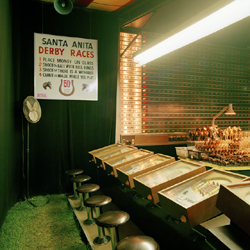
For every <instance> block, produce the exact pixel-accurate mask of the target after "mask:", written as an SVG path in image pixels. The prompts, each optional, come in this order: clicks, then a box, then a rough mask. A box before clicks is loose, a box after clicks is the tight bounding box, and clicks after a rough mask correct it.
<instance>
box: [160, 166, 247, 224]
mask: <svg viewBox="0 0 250 250" xmlns="http://www.w3.org/2000/svg"><path fill="white" fill-rule="evenodd" d="M245 178H246V176H245V175H240V174H235V173H232V172H227V171H223V170H218V169H211V170H208V171H206V172H204V173H201V174H199V175H196V176H194V177H192V178H189V179H187V180H184V181H182V182H180V183H177V184H176V185H174V186H171V187H169V188H166V189H164V190H161V191H160V192H158V194H159V200H160V205H161V207H162V208H163V209H164V210H166V211H167V212H168V213H169V214H170V215H172V216H173V217H175V218H176V219H178V220H181V221H182V222H185V223H187V224H188V225H189V226H190V227H194V226H196V225H199V224H200V223H202V222H204V221H206V220H208V219H211V218H212V217H214V216H216V215H218V214H220V213H221V211H220V210H219V209H218V208H217V207H216V202H217V197H218V193H219V189H220V185H221V184H231V183H236V182H242V181H243V180H244V179H245Z"/></svg>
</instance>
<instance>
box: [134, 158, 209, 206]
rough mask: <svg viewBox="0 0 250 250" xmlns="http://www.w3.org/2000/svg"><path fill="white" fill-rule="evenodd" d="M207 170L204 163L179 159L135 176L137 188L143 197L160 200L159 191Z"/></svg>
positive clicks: (156, 201) (154, 200)
mask: <svg viewBox="0 0 250 250" xmlns="http://www.w3.org/2000/svg"><path fill="white" fill-rule="evenodd" d="M204 171H206V167H205V166H204V165H201V164H198V163H193V162H190V161H185V160H179V161H175V162H172V163H168V164H166V165H164V166H162V167H160V168H157V169H155V170H152V171H149V172H147V173H144V174H142V175H139V176H136V177H134V184H135V190H136V191H137V192H138V193H139V194H141V195H142V196H143V197H145V198H147V199H149V200H152V201H153V202H154V204H156V203H158V202H159V197H158V191H160V190H162V189H164V188H167V187H170V186H172V185H174V184H176V183H178V182H181V181H183V180H185V179H187V178H190V177H192V176H194V175H197V174H200V173H202V172H204Z"/></svg>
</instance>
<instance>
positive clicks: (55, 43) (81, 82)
mask: <svg viewBox="0 0 250 250" xmlns="http://www.w3.org/2000/svg"><path fill="white" fill-rule="evenodd" d="M97 46H98V44H97V40H93V39H85V38H76V37H65V36H55V35H48V34H38V33H34V60H35V61H34V65H35V74H34V78H35V79H34V96H35V98H37V99H53V100H93V101H95V100H97V99H98V60H97V58H98V57H97V52H98V48H97Z"/></svg>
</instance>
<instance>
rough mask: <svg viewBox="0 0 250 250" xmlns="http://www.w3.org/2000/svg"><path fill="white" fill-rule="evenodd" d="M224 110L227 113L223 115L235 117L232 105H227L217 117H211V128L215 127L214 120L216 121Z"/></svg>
mask: <svg viewBox="0 0 250 250" xmlns="http://www.w3.org/2000/svg"><path fill="white" fill-rule="evenodd" d="M226 110H227V112H226V113H225V115H236V113H235V112H234V110H233V104H232V103H230V104H228V106H226V107H224V108H223V109H222V110H221V111H220V112H219V113H218V114H217V115H215V116H214V117H213V121H212V126H215V125H214V122H215V120H216V119H217V118H218V117H219V116H220V115H221V114H223V113H224V112H225V111H226Z"/></svg>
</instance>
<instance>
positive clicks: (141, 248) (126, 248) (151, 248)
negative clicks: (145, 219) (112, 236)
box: [115, 235, 160, 250]
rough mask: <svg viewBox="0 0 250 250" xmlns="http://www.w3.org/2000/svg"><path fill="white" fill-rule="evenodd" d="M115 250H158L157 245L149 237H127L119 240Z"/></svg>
mask: <svg viewBox="0 0 250 250" xmlns="http://www.w3.org/2000/svg"><path fill="white" fill-rule="evenodd" d="M115 249H116V250H135V249H136V250H160V247H159V245H158V243H157V242H156V241H155V240H154V239H153V238H152V237H149V236H146V235H139V236H129V237H126V238H124V239H123V240H121V241H120V242H119V243H118V244H117V246H116V248H115Z"/></svg>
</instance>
